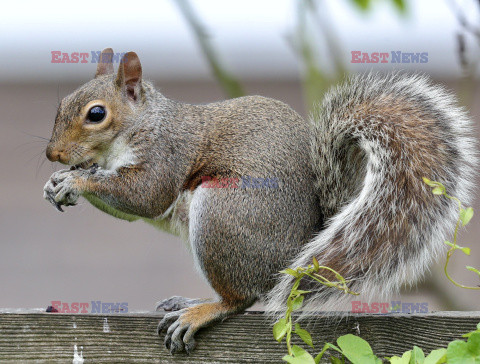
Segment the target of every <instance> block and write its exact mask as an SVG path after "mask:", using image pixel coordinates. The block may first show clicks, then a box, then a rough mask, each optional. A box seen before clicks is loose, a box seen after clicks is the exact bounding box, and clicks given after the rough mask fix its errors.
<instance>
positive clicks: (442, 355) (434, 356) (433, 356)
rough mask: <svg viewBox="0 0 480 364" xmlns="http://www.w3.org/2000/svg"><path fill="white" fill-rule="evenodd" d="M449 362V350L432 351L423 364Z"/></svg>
mask: <svg viewBox="0 0 480 364" xmlns="http://www.w3.org/2000/svg"><path fill="white" fill-rule="evenodd" d="M446 361H447V349H445V348H442V349H437V350H432V351H431V353H430V354H428V356H427V357H426V358H425V361H424V362H423V364H441V363H445V362H446Z"/></svg>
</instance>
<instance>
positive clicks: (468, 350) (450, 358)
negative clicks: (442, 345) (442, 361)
mask: <svg viewBox="0 0 480 364" xmlns="http://www.w3.org/2000/svg"><path fill="white" fill-rule="evenodd" d="M447 363H449V364H464V363H480V333H476V332H474V333H472V335H471V336H470V337H469V338H468V342H465V341H462V340H455V341H452V342H451V343H450V344H448V348H447Z"/></svg>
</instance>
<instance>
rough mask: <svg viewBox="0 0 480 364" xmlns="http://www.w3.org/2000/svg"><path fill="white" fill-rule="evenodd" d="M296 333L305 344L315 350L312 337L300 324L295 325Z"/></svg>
mask: <svg viewBox="0 0 480 364" xmlns="http://www.w3.org/2000/svg"><path fill="white" fill-rule="evenodd" d="M295 333H296V334H297V335H298V336H300V339H302V340H303V341H304V342H305V344H307V345H308V346H310V347H312V348H313V341H312V336H311V335H310V333H309V332H308V331H307V330H304V329H302V328H301V327H300V325H299V324H295Z"/></svg>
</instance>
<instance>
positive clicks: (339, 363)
mask: <svg viewBox="0 0 480 364" xmlns="http://www.w3.org/2000/svg"><path fill="white" fill-rule="evenodd" d="M329 359H330V363H332V364H344V363H345V362H344V361H342V360H341V359H340V358H337V357H336V356H333V355H332V356H331V357H330V358H329Z"/></svg>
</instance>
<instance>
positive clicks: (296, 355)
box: [283, 345, 315, 364]
mask: <svg viewBox="0 0 480 364" xmlns="http://www.w3.org/2000/svg"><path fill="white" fill-rule="evenodd" d="M292 353H293V356H291V355H285V356H284V357H283V360H285V361H286V362H287V363H291V364H315V360H314V359H313V357H312V356H311V355H310V354H309V353H308V352H307V351H306V350H305V349H303V348H301V347H300V346H297V345H293V347H292Z"/></svg>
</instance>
